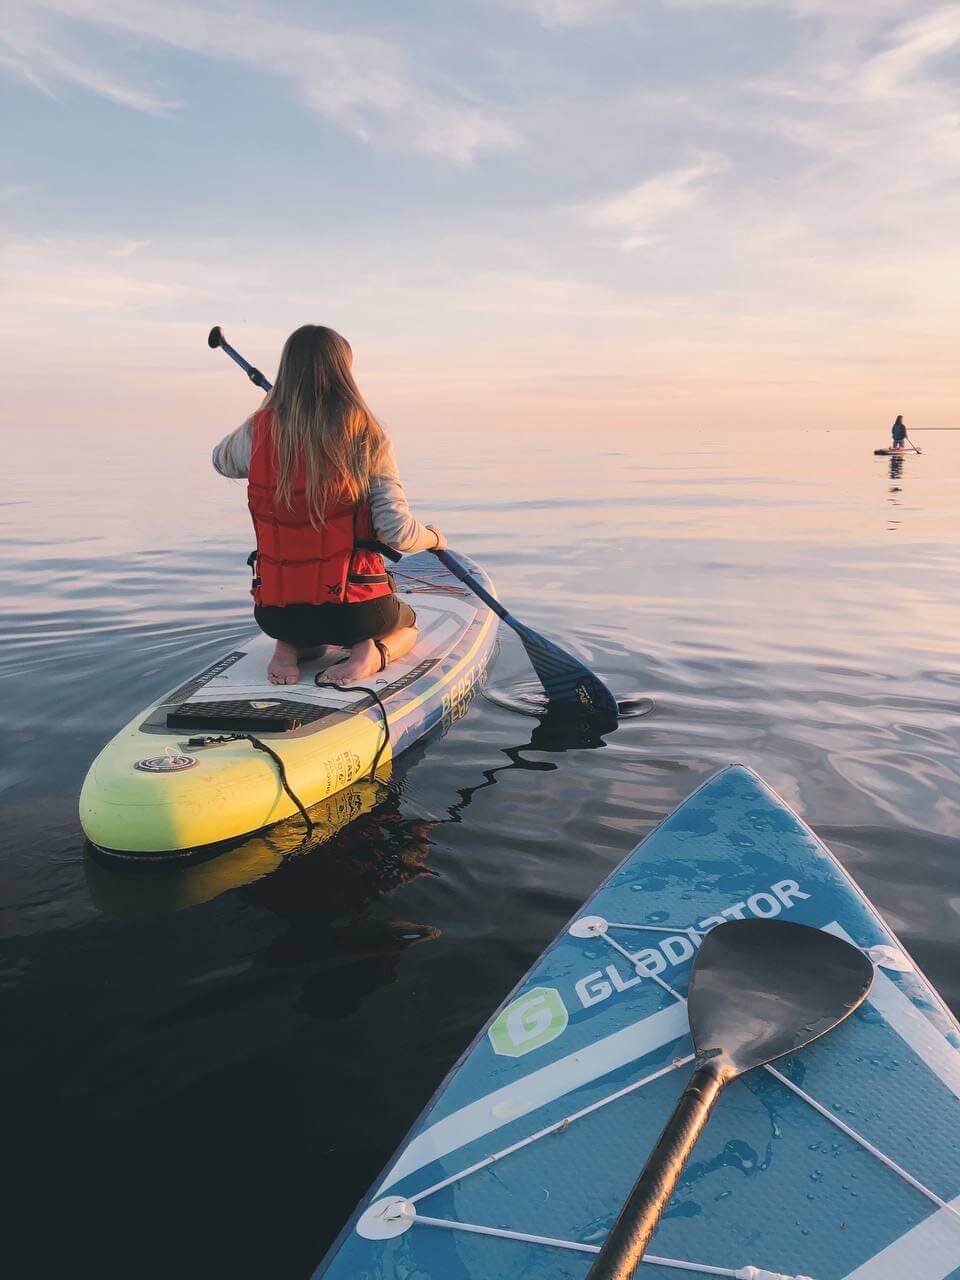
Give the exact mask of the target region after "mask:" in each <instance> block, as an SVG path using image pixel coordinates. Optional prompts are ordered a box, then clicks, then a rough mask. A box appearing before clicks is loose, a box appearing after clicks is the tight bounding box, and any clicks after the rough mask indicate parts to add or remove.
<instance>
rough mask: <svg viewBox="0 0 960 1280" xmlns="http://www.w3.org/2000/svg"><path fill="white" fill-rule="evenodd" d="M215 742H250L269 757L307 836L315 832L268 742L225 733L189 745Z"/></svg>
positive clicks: (191, 740)
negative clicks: (297, 811) (298, 812)
mask: <svg viewBox="0 0 960 1280" xmlns="http://www.w3.org/2000/svg"><path fill="white" fill-rule="evenodd" d="M214 742H249V743H250V745H251V747H254V748H255V749H256V750H257V751H263V752H264V753H265V754H266V755H268V756H269V757H270V759H271V760H272V761H273V763H274V764H275V765H276V766H277V772H278V773H279V775H280V785H281V787H283V789H284V791H285V792H286V793H287V795H288V796H289V797H290V799H291V800H292V801H293V803H294V804H295V805H296V806H297V808H298V809H299V811H300V817H301V818H303V820H304V822H305V823H306V826H307V835H308V836H309V835H310V834H311V832H312V831H313V821H312V819H311V817H310V815H309V813H307V811H306V809H305V808H304V806H303V803H302V801H301V799H300V797H299V796H298V795H297V793H296V792H295V791H294V789H293V787H291V785H290V783H289V782H288V781H287V770H286V768H285V767H284V763H283V761H282V760H281V759H280V757H279V756H278V755H277V753H276V752H275V751H274V749H273V747H271V746H268V745H267V743H266V742H262V741H261V740H260V738H256V737H254V735H253V734H252V733H223V734H220V736H219V737H212V736H208V737H198V738H188V739H187V745H188V746H191V747H206V746H210V745H211V744H212V743H214Z"/></svg>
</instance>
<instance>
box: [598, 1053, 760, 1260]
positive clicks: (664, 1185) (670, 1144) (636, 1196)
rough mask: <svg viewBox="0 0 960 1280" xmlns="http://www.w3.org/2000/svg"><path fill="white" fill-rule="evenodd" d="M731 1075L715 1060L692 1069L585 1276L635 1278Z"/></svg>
mask: <svg viewBox="0 0 960 1280" xmlns="http://www.w3.org/2000/svg"><path fill="white" fill-rule="evenodd" d="M734 1074H735V1073H734ZM727 1079H728V1076H727V1075H726V1074H725V1073H724V1071H723V1069H722V1068H721V1067H720V1066H718V1065H717V1062H716V1060H714V1062H712V1063H711V1062H707V1063H705V1064H704V1065H703V1066H701V1067H697V1068H696V1070H695V1071H694V1072H693V1075H691V1077H690V1081H689V1083H688V1084H687V1087H686V1088H685V1089H684V1091H683V1093H682V1094H681V1096H680V1101H679V1102H678V1103H677V1105H676V1107H674V1109H673V1114H672V1115H671V1117H670V1119H669V1120H668V1121H667V1123H666V1125H665V1126H664V1130H663V1133H661V1135H660V1137H659V1138H658V1139H657V1145H656V1146H655V1147H654V1148H653V1150H652V1151H651V1152H650V1156H649V1158H648V1159H647V1163H646V1164H645V1165H644V1167H643V1172H642V1173H641V1174H640V1177H639V1178H638V1179H637V1181H636V1182H635V1183H634V1187H633V1190H632V1191H631V1192H630V1195H629V1196H628V1197H627V1201H626V1203H625V1204H624V1206H623V1208H622V1209H621V1210H620V1216H619V1217H618V1218H617V1220H616V1222H615V1223H614V1226H613V1230H612V1231H611V1232H610V1234H609V1235H608V1236H607V1238H606V1241H605V1242H604V1245H603V1248H602V1249H601V1250H600V1252H599V1254H598V1255H597V1259H596V1261H595V1262H594V1264H593V1266H592V1267H591V1268H590V1271H589V1272H588V1274H587V1280H632V1277H633V1275H634V1272H635V1271H636V1268H637V1267H638V1266H639V1264H640V1261H641V1259H642V1258H643V1255H644V1253H646V1250H647V1245H648V1244H649V1243H650V1238H651V1236H652V1235H653V1233H654V1232H655V1231H656V1229H657V1226H658V1224H659V1222H660V1219H661V1217H662V1216H663V1211H664V1209H666V1207H667V1204H668V1203H669V1200H670V1197H671V1196H672V1195H673V1189H674V1187H675V1186H676V1185H677V1181H678V1180H679V1177H680V1174H681V1173H682V1172H683V1166H684V1165H685V1164H686V1162H687V1159H688V1157H689V1155H690V1152H691V1151H692V1150H693V1148H694V1145H695V1144H696V1141H697V1139H698V1138H699V1137H700V1134H701V1132H702V1130H703V1126H704V1125H705V1124H706V1123H707V1121H708V1120H709V1119H710V1112H711V1111H712V1110H713V1104H714V1103H715V1102H716V1100H717V1098H718V1097H719V1096H720V1093H721V1091H722V1089H723V1087H724V1085H725V1084H726V1083H727Z"/></svg>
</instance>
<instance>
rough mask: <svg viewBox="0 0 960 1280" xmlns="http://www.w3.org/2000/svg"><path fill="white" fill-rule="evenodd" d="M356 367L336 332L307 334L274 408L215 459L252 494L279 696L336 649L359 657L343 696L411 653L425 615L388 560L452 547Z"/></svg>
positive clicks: (310, 327) (258, 611)
mask: <svg viewBox="0 0 960 1280" xmlns="http://www.w3.org/2000/svg"><path fill="white" fill-rule="evenodd" d="M352 364H353V352H352V351H351V349H350V344H349V343H348V342H347V340H346V339H345V338H342V337H341V336H340V334H339V333H336V332H334V330H333V329H327V328H325V327H324V326H323V325H316V324H307V325H304V326H303V327H302V328H300V329H297V330H296V331H295V332H294V333H292V334H291V335H290V337H289V338H288V339H287V341H286V344H285V345H284V348H283V354H282V355H281V356H280V368H279V370H278V371H277V379H276V382H275V383H274V386H273V390H272V391H270V392H269V393H268V395H267V397H266V399H265V400H264V402H263V405H262V407H261V408H260V409H259V410H258V411H257V412H256V413H255V414H253V415H252V416H251V417H249V418H248V419H247V420H246V422H244V423H243V425H242V426H240V427H238V428H237V430H236V431H233V432H231V433H230V435H228V436H226V437H225V439H223V440H221V442H220V443H219V444H218V445H217V447H216V448H215V449H214V451H213V465H214V467H215V468H216V470H217V471H219V472H220V474H221V475H222V476H227V477H228V478H230V479H233V480H240V479H246V480H247V482H248V483H247V503H248V506H249V508H250V514H251V516H252V517H253V526H254V530H255V531H256V536H257V549H256V551H255V552H254V553H253V555H252V556H251V559H250V564H251V568H252V569H253V587H252V590H251V595H252V596H253V600H254V611H253V612H254V617H255V618H256V621H257V624H258V626H259V627H260V629H261V631H264V632H266V634H267V635H268V636H270V637H271V638H272V639H274V640H276V642H277V646H276V649H275V650H274V653H273V657H272V658H271V659H270V663H269V665H268V667H267V675H268V677H269V679H270V681H271V683H272V684H296V683H297V681H298V680H299V679H300V659H301V658H307V657H316V656H318V655H319V654H320V653H321V652H322V651H323V650H324V649H325V647H326V646H328V645H339V646H342V647H343V648H347V649H349V650H350V652H349V654H348V656H347V657H346V658H345V659H344V660H343V661H342V662H337V663H336V664H334V665H333V666H330V667H327V669H326V670H325V671H324V679H326V680H330V681H331V682H333V683H335V684H356V683H358V682H359V681H362V680H366V679H369V677H370V676H372V675H375V674H376V673H377V672H378V671H382V670H383V669H384V667H386V665H387V663H388V662H390V661H391V660H392V659H394V658H400V657H402V656H403V655H404V654H405V653H409V651H410V650H411V649H412V648H413V645H414V643H415V641H416V638H417V626H416V621H417V619H416V614H415V613H414V611H413V610H412V609H411V608H410V606H409V605H408V604H407V603H406V601H403V600H401V599H400V598H399V597H398V596H397V595H395V594H394V591H393V583H392V582H391V580H390V576H389V574H388V573H387V571H386V567H385V565H384V562H383V557H384V556H385V555H386V556H387V558H388V559H389V558H391V552H404V553H406V552H413V551H429V550H435V549H438V548H443V547H445V546H446V545H447V542H446V539H445V538H444V536H443V534H442V533H440V531H439V530H438V529H435V528H434V527H433V525H423V524H421V523H420V521H419V520H417V519H416V518H415V517H414V516H413V515H411V513H410V508H409V507H408V506H407V500H406V497H405V495H404V492H403V485H402V484H401V483H400V475H399V472H398V471H397V464H396V460H395V458H394V456H393V448H392V446H391V444H390V441H389V439H388V438H387V436H386V433H385V432H384V430H383V428H382V427H381V426H380V424H379V422H377V420H376V418H375V417H374V416H373V414H372V413H371V412H370V410H369V409H368V408H367V405H366V402H365V401H364V399H363V396H362V395H361V394H360V391H359V389H358V388H357V384H356V383H355V382H354V380H353V373H352V372H351V366H352ZM392 558H394V559H397V558H398V557H397V556H393V557H392Z"/></svg>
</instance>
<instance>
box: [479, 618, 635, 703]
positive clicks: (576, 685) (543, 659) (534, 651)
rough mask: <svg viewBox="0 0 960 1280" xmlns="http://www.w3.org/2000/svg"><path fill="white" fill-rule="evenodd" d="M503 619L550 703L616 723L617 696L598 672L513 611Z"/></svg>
mask: <svg viewBox="0 0 960 1280" xmlns="http://www.w3.org/2000/svg"><path fill="white" fill-rule="evenodd" d="M504 621H505V622H506V623H507V625H508V626H511V627H513V629H514V631H515V632H516V633H517V635H518V636H519V637H520V640H521V642H522V643H523V647H524V649H525V650H526V651H527V657H528V658H529V659H530V665H531V666H532V667H533V669H534V671H535V672H536V673H537V676H538V678H539V680H540V683H541V684H542V685H543V687H544V689H545V690H546V694H547V698H548V699H549V701H550V704H551V706H552V707H554V708H555V709H557V708H560V707H565V708H567V709H569V710H570V711H572V712H575V713H577V714H580V715H585V716H593V717H595V718H602V719H603V720H605V721H607V722H608V727H609V728H615V727H616V724H617V720H618V708H617V700H616V698H615V697H614V696H613V694H612V693H611V692H610V690H609V689H608V688H607V686H606V685H605V684H604V683H603V681H602V680H601V679H600V678H599V677H598V676H595V675H594V674H593V672H592V671H591V670H590V669H589V668H588V667H585V666H584V665H583V663H582V662H580V661H578V659H576V658H574V657H573V656H572V655H571V654H569V653H567V652H566V651H565V650H563V649H561V648H560V646H559V645H558V644H554V642H553V641H552V640H548V639H547V638H546V636H542V635H541V634H540V633H539V631H534V630H533V628H532V627H527V626H525V625H524V624H523V623H521V622H517V620H516V618H514V617H513V615H512V614H506V615H505V617H504Z"/></svg>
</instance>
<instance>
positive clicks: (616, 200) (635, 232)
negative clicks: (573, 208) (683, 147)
mask: <svg viewBox="0 0 960 1280" xmlns="http://www.w3.org/2000/svg"><path fill="white" fill-rule="evenodd" d="M729 167H730V166H729V163H728V161H727V160H726V158H725V157H724V156H722V155H719V154H716V153H710V154H705V155H702V156H700V158H699V159H698V160H696V161H695V162H694V163H692V164H689V165H685V166H683V167H682V168H679V169H670V170H668V171H667V172H665V173H660V174H657V175H656V177H653V178H645V179H644V180H643V181H642V182H638V183H637V184H636V185H635V186H633V187H629V188H628V189H627V190H626V191H619V192H614V193H613V194H612V195H608V196H604V198H603V199H602V200H598V201H596V202H594V203H592V204H587V205H583V206H581V209H580V212H581V215H582V217H583V218H584V219H585V221H586V222H587V223H588V225H590V226H592V227H596V228H597V229H598V230H601V231H609V232H613V233H614V234H615V236H616V238H617V241H618V243H619V245H620V248H621V249H638V248H642V247H643V246H644V245H648V244H651V243H653V241H654V240H655V239H657V238H658V236H657V232H658V231H660V230H661V229H662V227H663V224H664V222H665V221H666V220H667V219H669V218H672V217H673V216H674V215H676V214H678V213H681V212H683V211H684V210H685V209H689V208H690V207H691V206H692V205H694V204H696V203H697V202H698V201H699V200H701V198H702V197H703V195H704V194H705V188H704V183H705V181H706V179H707V178H710V177H713V176H715V175H716V174H718V173H723V172H724V171H725V170H726V169H728V168H729Z"/></svg>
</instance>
